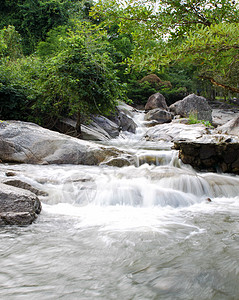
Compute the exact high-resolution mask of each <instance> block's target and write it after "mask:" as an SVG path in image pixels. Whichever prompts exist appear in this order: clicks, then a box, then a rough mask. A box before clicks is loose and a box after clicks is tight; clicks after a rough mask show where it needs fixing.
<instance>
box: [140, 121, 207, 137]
mask: <svg viewBox="0 0 239 300" xmlns="http://www.w3.org/2000/svg"><path fill="white" fill-rule="evenodd" d="M205 135H207V128H206V127H205V126H204V125H203V124H193V125H186V124H181V123H174V122H171V123H165V124H161V125H156V126H154V127H152V128H150V129H149V130H147V132H146V134H145V138H146V139H147V140H149V141H162V140H163V141H167V142H173V141H176V140H189V141H194V140H196V139H199V138H201V137H202V136H205Z"/></svg>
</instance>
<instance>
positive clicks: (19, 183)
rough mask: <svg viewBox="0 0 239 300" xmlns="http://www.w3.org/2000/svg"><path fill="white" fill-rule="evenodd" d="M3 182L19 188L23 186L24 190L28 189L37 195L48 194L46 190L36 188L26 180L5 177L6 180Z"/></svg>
mask: <svg viewBox="0 0 239 300" xmlns="http://www.w3.org/2000/svg"><path fill="white" fill-rule="evenodd" d="M3 183H4V184H7V185H10V186H15V187H18V188H21V189H24V190H28V191H30V192H32V193H33V194H35V195H37V196H47V193H46V192H44V191H41V190H38V189H36V188H34V187H33V186H32V185H30V184H29V183H27V182H24V181H22V180H19V179H5V180H3Z"/></svg>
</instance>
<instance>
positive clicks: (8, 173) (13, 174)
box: [5, 171, 16, 177]
mask: <svg viewBox="0 0 239 300" xmlns="http://www.w3.org/2000/svg"><path fill="white" fill-rule="evenodd" d="M5 175H6V176H7V177H13V176H16V173H15V172H12V171H8V172H6V173H5Z"/></svg>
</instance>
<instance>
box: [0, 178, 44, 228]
mask: <svg viewBox="0 0 239 300" xmlns="http://www.w3.org/2000/svg"><path fill="white" fill-rule="evenodd" d="M40 211H41V203H40V201H39V199H38V198H37V196H36V195H34V194H33V193H31V192H29V191H26V190H23V189H20V188H17V187H13V186H11V187H10V186H8V185H5V184H2V183H0V225H28V224H31V223H32V222H33V221H34V220H35V219H36V217H37V214H39V213H40Z"/></svg>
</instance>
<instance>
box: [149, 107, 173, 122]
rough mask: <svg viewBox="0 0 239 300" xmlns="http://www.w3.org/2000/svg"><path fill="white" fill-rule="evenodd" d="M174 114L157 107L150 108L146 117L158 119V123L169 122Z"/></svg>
mask: <svg viewBox="0 0 239 300" xmlns="http://www.w3.org/2000/svg"><path fill="white" fill-rule="evenodd" d="M172 118H173V114H172V113H170V112H168V111H166V110H162V109H160V108H155V109H152V110H150V111H149V112H148V113H147V114H146V115H145V117H144V120H145V121H156V122H157V123H158V124H163V123H169V122H171V121H172Z"/></svg>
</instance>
